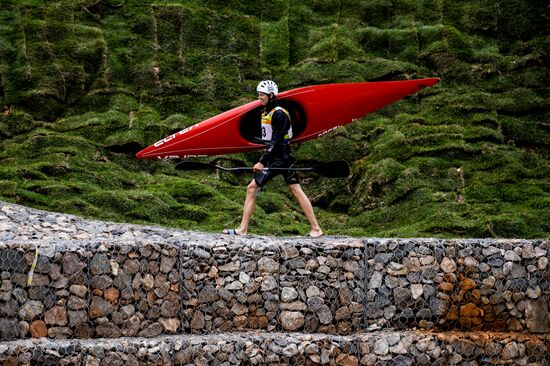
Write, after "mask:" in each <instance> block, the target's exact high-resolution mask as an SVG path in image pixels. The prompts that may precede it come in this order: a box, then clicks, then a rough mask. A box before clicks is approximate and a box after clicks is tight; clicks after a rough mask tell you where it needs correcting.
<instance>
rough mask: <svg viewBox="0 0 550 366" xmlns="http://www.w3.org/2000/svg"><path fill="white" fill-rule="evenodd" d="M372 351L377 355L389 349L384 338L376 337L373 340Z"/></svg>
mask: <svg viewBox="0 0 550 366" xmlns="http://www.w3.org/2000/svg"><path fill="white" fill-rule="evenodd" d="M373 351H374V353H375V354H377V355H379V356H385V355H387V354H388V352H389V351H390V347H389V345H388V342H387V341H386V340H385V339H378V340H377V341H376V342H374V350H373Z"/></svg>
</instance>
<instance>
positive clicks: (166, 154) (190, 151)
mask: <svg viewBox="0 0 550 366" xmlns="http://www.w3.org/2000/svg"><path fill="white" fill-rule="evenodd" d="M438 81H439V79H438V78H428V79H417V80H404V81H380V82H362V83H343V84H326V85H315V86H307V87H303V88H297V89H292V90H288V91H286V92H282V93H279V94H278V95H277V100H278V102H279V104H280V105H281V106H282V107H285V108H286V109H287V110H288V111H289V113H290V115H291V118H292V130H293V133H294V138H293V140H292V142H303V141H307V140H311V139H315V138H317V137H320V136H322V135H324V134H326V133H328V132H330V131H332V130H334V129H336V128H338V127H340V126H343V125H346V124H348V123H350V122H353V121H355V120H357V119H359V118H361V117H363V116H365V115H367V114H369V113H371V112H374V111H376V110H378V109H380V108H382V107H383V106H385V105H388V104H390V103H393V102H395V101H396V100H398V99H401V98H404V97H406V96H407V95H410V94H413V93H415V92H417V91H419V90H421V89H423V88H426V87H428V86H432V85H434V84H436V83H437V82H438ZM261 112H262V107H261V105H260V102H259V101H258V100H255V101H253V102H250V103H247V104H245V105H242V106H240V107H237V108H234V109H231V110H229V111H227V112H224V113H221V114H218V115H217V116H214V117H212V118H209V119H207V120H204V121H202V122H200V123H197V124H196V125H193V126H191V127H189V128H186V129H184V130H181V131H179V132H176V133H174V134H172V135H170V136H168V137H166V138H164V139H162V140H160V141H157V142H156V143H154V144H153V145H151V146H149V147H147V148H146V149H143V150H142V151H140V152H139V153H138V154H137V157H138V158H140V159H170V158H180V159H183V158H187V157H191V156H203V155H224V154H233V153H239V152H244V151H252V150H258V149H262V148H264V145H263V144H262V143H261V141H260V136H261V131H260V115H261Z"/></svg>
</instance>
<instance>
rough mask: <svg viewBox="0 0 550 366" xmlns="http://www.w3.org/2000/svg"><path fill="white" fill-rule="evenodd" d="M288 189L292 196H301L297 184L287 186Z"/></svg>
mask: <svg viewBox="0 0 550 366" xmlns="http://www.w3.org/2000/svg"><path fill="white" fill-rule="evenodd" d="M288 188H289V189H290V192H292V194H293V195H294V196H295V197H297V196H299V195H301V194H302V192H303V191H302V187H300V185H299V184H289V185H288Z"/></svg>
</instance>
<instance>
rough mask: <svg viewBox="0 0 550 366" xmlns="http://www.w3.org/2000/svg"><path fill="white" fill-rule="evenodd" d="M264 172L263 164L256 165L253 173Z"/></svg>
mask: <svg viewBox="0 0 550 366" xmlns="http://www.w3.org/2000/svg"><path fill="white" fill-rule="evenodd" d="M263 170H264V165H263V164H262V163H256V164H255V165H254V166H253V167H252V171H253V172H254V173H261V172H262V171H263Z"/></svg>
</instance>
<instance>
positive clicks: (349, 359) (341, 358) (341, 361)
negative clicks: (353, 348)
mask: <svg viewBox="0 0 550 366" xmlns="http://www.w3.org/2000/svg"><path fill="white" fill-rule="evenodd" d="M336 364H337V365H341V366H357V365H359V359H358V358H357V357H355V356H352V355H348V354H344V353H341V354H339V355H338V356H337V357H336Z"/></svg>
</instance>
